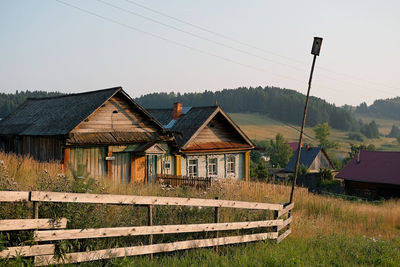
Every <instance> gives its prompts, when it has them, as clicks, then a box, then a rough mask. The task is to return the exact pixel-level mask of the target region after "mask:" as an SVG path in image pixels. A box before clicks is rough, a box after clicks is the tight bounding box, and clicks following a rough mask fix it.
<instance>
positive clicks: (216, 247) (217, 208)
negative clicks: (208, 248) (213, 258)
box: [214, 197, 219, 253]
mask: <svg viewBox="0 0 400 267" xmlns="http://www.w3.org/2000/svg"><path fill="white" fill-rule="evenodd" d="M215 199H217V200H218V199H219V197H215ZM214 222H215V223H219V207H215V209H214ZM215 237H216V238H218V237H219V231H215ZM215 252H217V253H218V245H216V246H215Z"/></svg>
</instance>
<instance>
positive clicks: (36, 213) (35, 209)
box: [32, 201, 39, 219]
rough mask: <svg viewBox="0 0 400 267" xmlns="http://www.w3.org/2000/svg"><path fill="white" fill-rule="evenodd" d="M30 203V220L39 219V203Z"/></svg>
mask: <svg viewBox="0 0 400 267" xmlns="http://www.w3.org/2000/svg"><path fill="white" fill-rule="evenodd" d="M32 203H33V212H32V218H33V219H39V202H37V201H33V202H32Z"/></svg>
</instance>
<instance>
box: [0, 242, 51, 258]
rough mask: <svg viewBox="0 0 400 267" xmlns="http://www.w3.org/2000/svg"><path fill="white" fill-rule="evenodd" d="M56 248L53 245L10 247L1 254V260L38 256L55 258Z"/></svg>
mask: <svg viewBox="0 0 400 267" xmlns="http://www.w3.org/2000/svg"><path fill="white" fill-rule="evenodd" d="M54 247H55V246H54V245H53V244H47V245H35V246H21V247H9V248H7V249H6V250H3V251H1V252H0V258H14V257H16V256H26V257H30V256H38V255H50V256H51V257H53V254H54Z"/></svg>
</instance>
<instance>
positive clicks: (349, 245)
mask: <svg viewBox="0 0 400 267" xmlns="http://www.w3.org/2000/svg"><path fill="white" fill-rule="evenodd" d="M0 189H1V190H4V189H15V190H49V191H68V192H93V193H114V194H135V195H161V196H185V197H200V198H210V199H214V198H215V197H216V196H219V198H220V199H229V200H246V201H257V202H274V203H284V202H286V201H287V200H288V198H289V192H290V188H289V187H286V186H281V185H273V184H266V183H259V182H251V183H224V184H220V185H216V186H213V187H212V188H211V189H210V190H207V191H198V190H194V189H191V188H178V189H175V190H169V191H166V190H163V189H161V187H160V186H158V185H152V184H150V185H143V184H136V185H124V186H119V185H112V184H109V183H108V182H107V181H104V180H97V181H96V182H95V183H92V182H90V179H87V180H76V179H73V178H72V177H71V176H70V175H67V176H65V175H63V174H61V173H59V165H58V164H55V163H53V164H39V163H37V162H35V161H33V160H32V159H29V158H28V159H27V158H22V157H16V156H14V155H7V154H3V153H0ZM75 205H78V204H71V205H64V204H56V205H54V206H51V205H41V208H40V216H41V217H46V216H54V214H57V216H66V217H67V218H68V219H69V227H72V228H89V227H112V226H128V225H144V224H145V223H146V219H147V217H146V210H145V208H141V207H138V208H137V209H135V208H133V207H119V206H103V205H86V204H84V205H79V206H75ZM31 210H32V208H31V207H26V206H24V205H22V206H21V205H19V206H10V205H3V204H2V205H0V219H5V218H11V217H14V218H15V217H20V218H24V217H27V218H28V217H30V216H31V214H30V212H31ZM270 215H271V214H264V213H254V212H243V211H241V210H239V209H221V220H222V221H224V222H229V221H242V220H254V219H257V218H258V219H260V218H268V216H270ZM260 216H261V217H260ZM293 218H294V221H293V223H292V225H291V226H292V230H293V232H292V234H291V235H290V236H289V237H288V238H287V239H285V240H284V241H283V242H282V243H280V244H274V243H272V242H256V243H253V244H247V245H235V246H228V247H221V249H220V253H219V254H216V253H215V251H214V250H213V249H199V250H189V251H184V252H177V253H168V254H157V255H155V257H154V259H152V260H151V259H150V258H149V257H148V256H143V257H130V258H125V259H114V260H111V261H104V262H92V263H86V264H84V266H98V265H103V266H268V265H271V266H316V265H318V266H356V265H359V266H377V265H382V266H399V263H400V251H399V249H400V201H399V200H397V201H396V200H390V201H383V202H379V203H368V202H357V201H347V200H342V199H337V198H332V197H326V196H321V195H315V194H312V193H308V192H307V191H305V190H300V189H297V191H296V193H295V209H294V212H293ZM211 221H213V210H212V208H211V209H207V208H204V209H201V210H200V209H192V208H189V207H187V208H168V207H166V208H161V207H157V216H156V217H155V224H174V223H196V222H197V223H200V222H211ZM168 236H170V235H161V236H160V235H158V236H155V242H168V241H171V240H175V239H174V238H173V237H172V238H169V237H168ZM196 237H197V238H199V236H196ZM185 238H194V236H191V235H187V236H185ZM200 238H203V237H202V236H200ZM146 240H147V239H146V237H144V238H142V239H132V238H131V239H123V238H122V239H116V240H114V239H97V240H95V241H93V242H81V241H79V242H78V241H71V242H70V243H68V244H69V245H68V246H67V247H68V248H72V249H74V251H77V250H78V251H85V250H86V249H101V248H107V247H117V246H119V247H121V246H128V245H133V244H143V242H144V243H145V242H147V241H146ZM10 242H11V241H10ZM12 242H14V243H13V244H14V245H15V244H18V242H20V241H18V240H13V241H12ZM141 242H142V243H141ZM64 245H65V244H64ZM21 261H22V259H18V261H10V260H8V261H1V262H0V265H10V266H21V265H23V264H25V265H27V266H30V265H31V264H32V262H31V261H29V260H28V261H26V262H21Z"/></svg>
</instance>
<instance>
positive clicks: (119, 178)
mask: <svg viewBox="0 0 400 267" xmlns="http://www.w3.org/2000/svg"><path fill="white" fill-rule="evenodd" d="M174 143H175V142H174V141H173V136H172V134H171V133H170V132H168V131H167V130H166V129H164V128H163V127H162V125H161V124H160V123H159V122H158V121H157V120H156V119H154V118H153V117H152V115H150V114H149V113H148V112H147V111H146V110H145V109H144V108H142V107H141V106H140V105H139V104H138V103H136V102H135V101H134V100H133V99H132V98H130V97H129V95H128V94H127V93H126V92H125V91H124V90H123V89H122V88H121V87H115V88H109V89H103V90H97V91H91V92H85V93H79V94H68V95H63V96H56V97H47V98H36V99H28V100H26V101H25V102H24V103H23V104H22V105H20V106H19V107H18V108H17V109H16V110H15V111H14V112H12V113H11V114H10V115H9V116H7V117H6V118H4V119H3V120H2V121H0V150H2V151H4V152H8V153H16V154H19V155H28V156H31V157H32V158H34V159H36V160H39V161H59V162H61V163H62V164H63V167H64V169H67V168H73V169H77V168H78V167H79V165H82V166H86V170H87V173H88V174H89V175H91V176H93V177H108V178H109V179H111V180H112V181H114V182H117V183H121V182H125V183H126V182H141V181H145V180H147V181H150V180H154V179H155V175H156V174H157V173H160V172H161V171H162V170H161V169H160V168H159V169H157V162H158V161H161V162H162V158H163V157H166V158H168V157H169V155H171V153H172V150H173V149H174V147H175V145H174Z"/></svg>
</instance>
